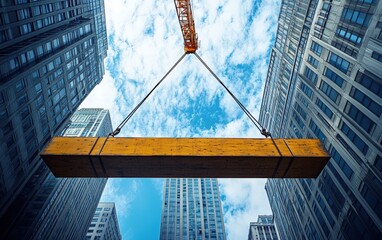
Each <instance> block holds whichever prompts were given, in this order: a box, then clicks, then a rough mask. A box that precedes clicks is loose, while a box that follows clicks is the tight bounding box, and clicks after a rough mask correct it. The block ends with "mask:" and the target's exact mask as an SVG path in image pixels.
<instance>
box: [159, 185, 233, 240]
mask: <svg viewBox="0 0 382 240" xmlns="http://www.w3.org/2000/svg"><path fill="white" fill-rule="evenodd" d="M160 239H166V240H167V239H190V240H191V239H192V240H194V239H203V240H205V239H226V236H225V230H224V219H223V213H222V208H221V202H220V194H219V188H218V182H217V179H213V178H168V179H165V182H164V191H163V207H162V221H161V230H160Z"/></svg>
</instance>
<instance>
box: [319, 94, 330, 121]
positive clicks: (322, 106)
mask: <svg viewBox="0 0 382 240" xmlns="http://www.w3.org/2000/svg"><path fill="white" fill-rule="evenodd" d="M316 105H317V106H318V107H319V108H320V109H321V111H322V112H323V113H325V115H326V116H327V117H328V118H330V119H332V117H333V112H332V110H330V108H328V106H326V105H325V103H323V102H322V101H321V100H320V99H319V98H317V100H316Z"/></svg>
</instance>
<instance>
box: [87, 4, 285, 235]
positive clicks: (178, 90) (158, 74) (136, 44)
mask: <svg viewBox="0 0 382 240" xmlns="http://www.w3.org/2000/svg"><path fill="white" fill-rule="evenodd" d="M279 4H280V3H279V1H277V0H263V1H260V2H258V1H252V0H247V1H236V0H219V1H195V0H194V1H193V12H194V17H195V25H196V31H197V33H198V35H199V39H200V41H201V47H200V49H199V50H198V54H199V55H200V56H201V57H202V58H203V59H204V61H205V62H206V63H207V64H208V65H209V66H210V68H211V69H212V70H213V71H215V72H216V74H217V75H218V76H219V77H220V78H221V80H222V81H223V82H224V83H225V84H226V85H227V86H228V87H229V89H230V90H231V91H232V92H233V93H234V94H235V95H236V96H237V98H238V99H239V100H240V101H242V103H243V104H244V105H245V106H246V107H247V109H248V110H249V111H250V112H251V113H252V114H253V115H254V116H255V117H257V116H258V113H259V108H260V104H261V95H262V87H263V85H264V81H265V78H266V74H267V67H268V66H267V59H268V57H269V50H270V47H271V44H272V41H273V39H274V36H275V31H276V26H277V16H278V12H279ZM105 5H106V21H107V32H108V35H109V50H108V58H107V59H106V67H107V71H106V74H105V77H104V80H103V81H102V82H101V83H100V84H99V85H98V86H97V87H96V88H95V89H94V90H93V92H92V93H91V94H90V95H89V97H88V98H87V99H86V100H85V102H84V103H83V104H82V105H81V107H85V106H86V107H104V108H108V109H110V111H111V117H112V120H113V126H114V127H116V126H117V124H118V123H120V121H121V120H122V119H123V117H125V116H126V115H127V114H128V113H130V111H131V110H132V109H133V108H134V107H135V106H136V105H137V104H138V103H139V102H140V101H141V99H143V98H144V96H145V95H146V94H147V93H148V92H149V91H150V89H151V88H152V87H153V86H154V85H155V84H156V83H157V81H159V79H160V78H162V76H163V75H164V74H165V73H166V71H167V70H168V69H169V68H170V67H171V66H172V65H173V64H174V63H175V62H176V60H177V59H178V58H179V57H180V56H181V55H182V54H183V40H182V37H181V31H180V27H179V23H178V21H177V17H176V12H175V7H174V3H173V1H133V0H128V1H120V0H110V1H105ZM212 115H214V116H216V117H215V118H212V117H211V116H212ZM198 118H200V121H199V120H198ZM209 121H217V122H216V123H211V122H209ZM207 123H208V124H210V125H208V126H207V125H206V124H207ZM120 136H158V137H159V136H168V137H193V136H205V137H261V136H260V134H259V132H258V130H257V129H256V128H255V127H254V126H253V124H252V123H251V122H250V121H249V120H248V118H247V117H246V116H245V115H244V114H243V113H242V112H241V110H240V109H239V107H238V106H237V104H236V103H235V102H234V101H233V100H232V99H231V97H230V96H229V95H228V94H227V93H226V92H225V90H224V89H223V88H222V87H221V86H220V85H219V84H218V83H217V82H216V80H215V79H214V78H213V76H211V75H210V73H209V72H208V71H207V70H206V69H205V68H204V66H202V64H201V63H200V62H199V61H198V60H197V59H196V57H195V56H192V55H190V56H186V57H185V58H184V59H183V61H182V62H181V63H180V64H179V66H178V67H177V68H176V69H174V71H173V72H172V73H171V74H170V75H169V76H168V77H167V79H166V80H165V81H164V82H163V83H162V85H161V86H159V87H158V89H157V90H156V91H155V92H154V93H153V94H152V96H150V97H149V98H148V99H147V101H146V102H145V103H144V104H143V105H142V106H141V107H140V109H138V111H137V112H136V113H135V115H134V116H133V117H132V118H131V120H130V121H129V122H128V123H127V124H126V126H125V128H124V129H123V131H122V132H121V134H120ZM115 183H118V180H116V179H111V180H109V183H108V185H107V186H108V187H107V189H106V190H105V192H106V194H109V195H110V196H112V195H113V194H114V195H115V196H121V192H122V191H120V189H119V190H116V189H113V186H114V184H115ZM220 184H221V189H222V192H223V193H224V194H225V196H226V198H225V200H224V201H223V205H224V206H225V207H227V209H228V210H227V212H226V213H225V219H226V228H227V232H228V234H229V235H228V236H229V238H230V239H243V238H246V237H247V236H246V235H247V233H248V226H249V222H250V221H255V220H256V219H257V214H266V213H270V212H269V206H268V205H267V204H268V200H267V198H266V197H265V191H264V180H249V179H244V180H243V179H241V180H231V179H224V180H221V181H220ZM117 185H118V184H117ZM158 186H159V185H158ZM161 188H162V186H160V187H158V191H160V192H161V191H162V190H161ZM126 189H127V188H126ZM239 190H240V191H239ZM125 192H126V193H123V195H122V199H125V200H119V201H121V204H123V202H125V203H126V204H127V205H129V203H130V202H131V200H129V196H128V195H127V194H128V193H129V194H130V193H131V192H134V189H133V186H130V187H129V188H128V190H125ZM128 207H129V206H128ZM128 207H127V208H128ZM118 211H120V210H119V209H118Z"/></svg>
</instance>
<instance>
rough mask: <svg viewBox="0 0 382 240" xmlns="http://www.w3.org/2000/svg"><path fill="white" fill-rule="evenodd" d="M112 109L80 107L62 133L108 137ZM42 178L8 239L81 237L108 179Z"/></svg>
mask: <svg viewBox="0 0 382 240" xmlns="http://www.w3.org/2000/svg"><path fill="white" fill-rule="evenodd" d="M112 130H113V129H112V125H111V119H110V115H109V111H108V110H105V109H80V110H77V111H76V112H75V113H74V114H73V116H72V117H71V119H70V122H69V124H68V125H67V126H66V127H65V130H64V131H63V132H62V136H72V137H95V136H106V135H107V134H108V133H110V132H111V131H112ZM40 178H43V179H42V180H41V182H42V183H41V184H39V185H38V188H37V186H35V188H36V190H34V194H33V196H32V197H31V198H30V199H29V201H28V203H26V204H25V206H24V208H23V209H22V211H21V212H17V211H16V210H11V211H13V212H17V213H18V215H17V217H15V216H14V217H13V222H12V224H11V225H9V226H7V227H4V228H3V229H7V231H4V234H5V235H4V236H5V237H6V238H8V239H82V238H84V237H85V235H86V232H87V230H88V228H89V224H90V221H91V219H92V217H93V214H94V210H95V209H96V206H97V204H98V202H99V200H100V198H101V195H102V191H103V189H104V187H105V185H106V181H107V179H106V178H55V177H54V176H53V174H52V173H48V174H47V175H46V176H45V175H42V176H40Z"/></svg>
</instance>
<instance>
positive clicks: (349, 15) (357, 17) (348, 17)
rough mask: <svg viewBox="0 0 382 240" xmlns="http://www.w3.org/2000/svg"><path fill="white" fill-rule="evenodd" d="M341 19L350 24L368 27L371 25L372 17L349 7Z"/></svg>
mask: <svg viewBox="0 0 382 240" xmlns="http://www.w3.org/2000/svg"><path fill="white" fill-rule="evenodd" d="M341 19H342V20H344V21H347V22H350V23H354V24H358V25H360V26H365V27H367V26H368V25H369V20H370V15H369V14H367V13H364V12H360V11H358V10H355V9H351V8H349V7H346V8H344V10H343V12H342V16H341Z"/></svg>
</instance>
